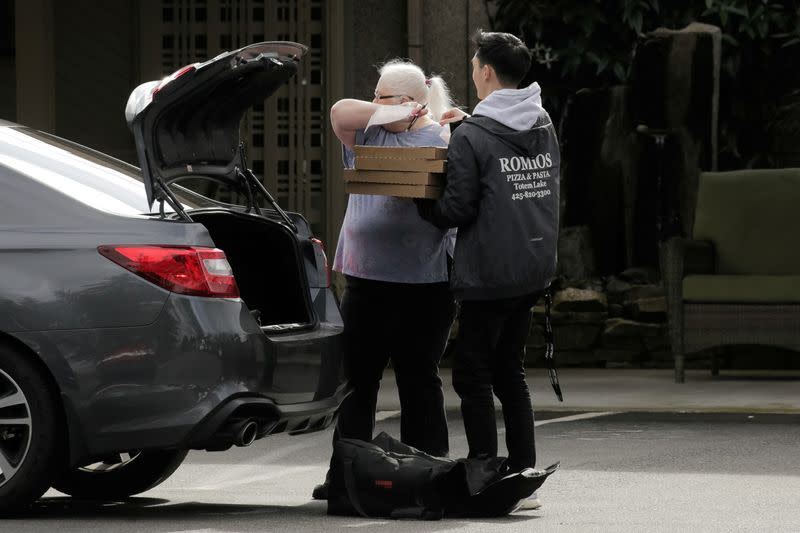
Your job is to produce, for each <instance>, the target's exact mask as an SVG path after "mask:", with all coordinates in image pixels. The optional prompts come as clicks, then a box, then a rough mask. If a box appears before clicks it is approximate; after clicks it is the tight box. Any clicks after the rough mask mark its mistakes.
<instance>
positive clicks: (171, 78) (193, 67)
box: [152, 64, 197, 96]
mask: <svg viewBox="0 0 800 533" xmlns="http://www.w3.org/2000/svg"><path fill="white" fill-rule="evenodd" d="M196 69H197V66H196V64H192V65H186V66H185V67H181V68H179V69H178V70H176V71H175V72H173V73H172V74H170V75H169V76H167V77H166V78H164V79H163V80H161V83H159V84H158V85H156V86H155V87H154V88H153V93H152V96H155V95H156V94H158V91H160V90H161V89H163V88H164V86H165V85H166V84H168V83H169V82H171V81H174V80H176V79H178V78H180V77H181V76H183V75H184V74H186V73H187V72H191V71H193V70H196Z"/></svg>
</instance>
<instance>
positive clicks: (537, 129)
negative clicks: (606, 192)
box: [417, 31, 560, 508]
mask: <svg viewBox="0 0 800 533" xmlns="http://www.w3.org/2000/svg"><path fill="white" fill-rule="evenodd" d="M474 42H475V46H476V52H475V56H474V57H473V58H472V80H473V82H474V84H475V88H476V89H477V93H478V98H480V99H481V102H480V103H479V104H478V105H477V106H476V107H475V110H474V112H473V113H474V114H473V116H472V117H469V116H468V115H466V114H465V113H464V112H462V111H459V110H450V111H448V112H447V113H445V114H444V115H443V120H442V123H447V122H454V121H457V120H460V119H463V120H462V121H461V122H460V124H459V125H458V127H457V129H455V130H454V132H453V134H452V137H451V139H450V145H449V149H448V150H449V151H448V158H447V185H446V187H445V189H444V194H443V196H442V198H441V199H439V200H436V201H433V200H417V206H418V208H419V210H420V214H421V215H422V216H423V218H426V219H427V220H429V221H430V222H432V223H433V224H434V225H435V226H436V227H439V228H442V229H445V228H451V227H457V228H458V240H457V241H456V245H455V257H454V265H453V272H452V274H451V278H450V283H451V288H452V290H453V291H454V293H455V296H456V298H457V299H458V300H459V301H460V303H461V314H460V318H459V328H458V337H457V339H456V345H455V350H454V362H453V386H454V388H455V390H456V392H457V393H458V395H459V397H460V398H461V412H462V415H463V418H464V427H465V431H466V435H467V442H468V444H469V456H470V457H480V456H491V457H494V456H496V455H497V427H496V421H495V409H494V400H493V394H495V395H497V397H498V399H499V400H500V402H501V404H502V408H503V418H504V419H505V427H506V445H507V448H508V461H507V463H506V467H507V469H508V470H509V471H519V470H521V469H524V468H527V467H533V466H534V465H535V463H536V449H535V446H534V430H533V427H534V425H533V408H532V405H531V397H530V394H529V391H528V386H527V384H526V382H525V367H524V362H525V343H526V340H527V337H528V329H529V327H530V321H531V307H532V306H533V305H534V304H535V303H536V301H537V300H538V299H539V298H540V296H541V295H542V294H543V291H544V290H545V289H546V288H547V287H548V286H549V283H550V281H551V279H552V278H553V276H554V274H555V268H556V242H557V238H558V208H559V202H558V198H559V164H560V156H559V148H558V142H557V139H556V134H555V129H554V127H553V124H552V122H551V121H550V117H549V116H548V114H547V112H546V111H545V110H544V108H542V100H541V94H540V88H539V85H538V84H537V83H533V84H531V85H529V86H527V87H524V88H522V89H517V85H518V84H519V83H520V81H521V80H522V79H523V77H524V76H525V75H526V74H527V72H528V69H529V68H530V65H531V54H530V51H529V50H528V48H527V47H526V46H525V44H523V43H522V41H520V40H519V39H518V38H517V37H515V36H513V35H511V34H508V33H486V32H481V31H479V32H478V33H477V34H476V36H475V38H474ZM524 505H525V506H526V507H527V508H536V507H538V506H539V505H540V504H539V503H538V500H537V499H535V495H534V497H533V498H532V499H529V500H528V501H527V502H525V503H524Z"/></svg>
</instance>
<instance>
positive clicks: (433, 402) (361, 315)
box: [333, 276, 455, 456]
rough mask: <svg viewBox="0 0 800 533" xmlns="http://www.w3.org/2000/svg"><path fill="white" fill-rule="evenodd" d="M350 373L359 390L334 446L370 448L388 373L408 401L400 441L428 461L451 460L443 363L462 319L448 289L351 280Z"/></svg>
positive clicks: (345, 312)
mask: <svg viewBox="0 0 800 533" xmlns="http://www.w3.org/2000/svg"><path fill="white" fill-rule="evenodd" d="M341 311H342V319H343V320H344V350H345V372H346V375H347V377H348V379H349V380H350V383H351V384H352V386H353V388H354V390H353V392H352V393H351V394H350V396H348V397H347V399H346V400H345V401H344V402H343V403H342V407H341V410H340V411H339V419H338V421H337V423H336V430H335V431H334V434H333V440H334V442H336V440H337V439H339V438H354V439H361V440H365V441H369V440H371V439H372V432H373V430H374V429H375V407H376V404H377V399H378V389H379V388H380V382H381V377H382V375H383V370H384V368H386V365H387V363H388V362H389V361H391V362H392V366H393V368H394V372H395V380H396V381H397V390H398V392H399V394H400V439H401V440H402V441H403V442H404V443H406V444H408V445H409V446H413V447H415V448H418V449H420V450H422V451H424V452H426V453H429V454H431V455H436V456H446V455H447V454H448V452H449V444H448V437H447V419H446V417H445V410H444V394H443V393H442V380H441V378H440V377H439V361H440V359H441V357H442V353H443V351H444V348H445V345H446V344H447V338H448V336H449V334H450V326H451V325H452V323H453V318H454V315H455V302H454V300H453V297H452V295H451V293H450V290H449V288H448V284H447V283H434V284H405V283H387V282H380V281H371V280H365V279H361V278H353V277H350V276H348V277H347V288H346V289H345V293H344V296H343V298H342V304H341Z"/></svg>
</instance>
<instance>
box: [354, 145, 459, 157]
mask: <svg viewBox="0 0 800 533" xmlns="http://www.w3.org/2000/svg"><path fill="white" fill-rule="evenodd" d="M353 151H354V152H355V154H356V157H380V158H386V159H447V148H441V147H437V146H362V145H356V146H354V147H353Z"/></svg>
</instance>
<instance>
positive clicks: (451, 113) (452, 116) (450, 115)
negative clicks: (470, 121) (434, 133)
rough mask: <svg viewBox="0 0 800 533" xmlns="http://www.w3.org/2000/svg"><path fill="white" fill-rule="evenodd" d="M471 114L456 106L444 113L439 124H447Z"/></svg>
mask: <svg viewBox="0 0 800 533" xmlns="http://www.w3.org/2000/svg"><path fill="white" fill-rule="evenodd" d="M469 116H470V115H469V114H468V113H466V112H465V111H463V110H461V109H459V108H457V107H454V108H453V109H448V110H447V111H445V112H444V113H442V118H441V119H440V120H439V125H441V126H444V125H445V124H450V123H451V122H458V121H460V120H464V119H465V118H467V117H469Z"/></svg>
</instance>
